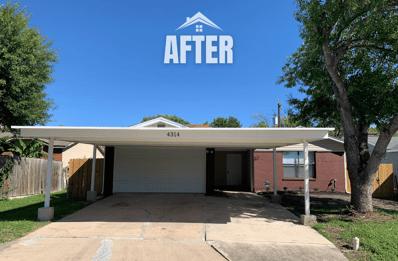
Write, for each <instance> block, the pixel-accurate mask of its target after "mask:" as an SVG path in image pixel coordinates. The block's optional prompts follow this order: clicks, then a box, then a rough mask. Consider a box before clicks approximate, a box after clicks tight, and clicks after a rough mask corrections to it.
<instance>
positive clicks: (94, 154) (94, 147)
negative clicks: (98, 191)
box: [91, 145, 97, 191]
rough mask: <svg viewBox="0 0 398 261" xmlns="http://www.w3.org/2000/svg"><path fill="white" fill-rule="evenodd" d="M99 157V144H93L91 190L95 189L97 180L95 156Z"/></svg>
mask: <svg viewBox="0 0 398 261" xmlns="http://www.w3.org/2000/svg"><path fill="white" fill-rule="evenodd" d="M96 157H97V146H95V145H94V146H93V168H92V171H91V191H94V182H95V158H96Z"/></svg>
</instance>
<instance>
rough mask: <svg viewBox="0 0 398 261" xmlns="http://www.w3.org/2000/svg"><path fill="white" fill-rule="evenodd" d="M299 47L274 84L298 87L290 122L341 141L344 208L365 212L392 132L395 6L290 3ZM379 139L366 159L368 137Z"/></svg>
mask: <svg viewBox="0 0 398 261" xmlns="http://www.w3.org/2000/svg"><path fill="white" fill-rule="evenodd" d="M296 3H297V11H296V12H295V18H296V20H297V21H298V22H299V23H300V36H301V38H302V39H303V40H304V43H303V44H302V45H301V46H300V47H299V49H298V51H297V52H296V53H294V54H293V55H292V56H290V57H288V61H287V64H286V65H285V66H284V67H283V72H284V74H283V76H282V77H280V78H279V79H278V83H284V84H285V87H287V88H293V87H298V88H299V92H301V93H304V94H306V97H305V98H303V99H299V98H294V97H290V99H289V103H290V105H292V106H293V108H294V110H295V115H296V116H297V117H298V118H299V119H302V120H305V121H307V122H318V123H319V124H318V126H333V127H335V128H337V129H338V130H342V131H343V133H344V146H345V151H346V154H347V165H348V173H349V176H350V180H351V187H352V194H351V203H352V204H353V205H354V207H355V209H356V210H358V211H360V212H368V211H373V207H372V195H371V187H372V185H373V181H374V179H375V175H376V172H377V169H378V167H379V164H380V162H381V160H382V158H383V157H384V156H385V153H386V149H387V146H388V144H389V142H390V140H391V137H392V136H393V134H394V133H395V132H396V131H397V130H398V85H397V79H398V78H397V76H398V70H397V66H396V65H397V62H398V33H397V30H396V28H397V27H398V16H397V14H396V13H397V10H398V1H397V0H379V1H365V0H350V1H348V0H345V1H344V0H326V1H319V0H297V1H296ZM371 125H376V127H377V128H378V129H380V137H379V141H378V142H377V144H376V146H375V148H374V150H373V153H372V155H370V154H369V150H368V143H367V138H368V129H369V126H371Z"/></svg>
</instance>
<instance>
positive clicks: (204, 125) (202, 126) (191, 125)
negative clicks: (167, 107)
mask: <svg viewBox="0 0 398 261" xmlns="http://www.w3.org/2000/svg"><path fill="white" fill-rule="evenodd" d="M184 125H185V126H187V127H189V128H211V127H210V126H209V125H208V124H184Z"/></svg>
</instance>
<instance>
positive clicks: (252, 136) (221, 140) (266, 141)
mask: <svg viewBox="0 0 398 261" xmlns="http://www.w3.org/2000/svg"><path fill="white" fill-rule="evenodd" d="M13 128H14V129H20V130H21V136H22V137H25V136H28V137H42V138H49V137H54V139H55V140H62V141H70V142H79V143H88V144H93V145H105V146H120V145H128V146H145V147H147V146H157V147H162V146H165V147H170V146H176V147H181V146H184V147H185V146H191V147H202V148H203V147H213V148H217V147H235V148H247V149H249V148H256V149H262V148H265V149H266V148H272V147H283V146H286V145H288V144H299V143H302V140H303V139H306V140H307V141H309V142H311V141H317V140H323V139H327V138H328V132H329V131H330V130H333V128H178V129H177V128H136V129H135V128H128V127H119V128H118V127H116V128H115V127H113V128H111V127H58V126H57V127H40V126H38V127H36V126H26V127H24V126H13ZM171 132H173V133H174V132H178V134H179V135H178V137H170V136H168V135H167V134H168V133H171Z"/></svg>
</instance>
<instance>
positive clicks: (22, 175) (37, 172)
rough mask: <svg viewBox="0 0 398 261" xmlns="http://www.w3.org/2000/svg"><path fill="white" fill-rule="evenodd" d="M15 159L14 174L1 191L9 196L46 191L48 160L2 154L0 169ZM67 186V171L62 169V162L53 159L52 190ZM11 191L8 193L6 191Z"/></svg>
mask: <svg viewBox="0 0 398 261" xmlns="http://www.w3.org/2000/svg"><path fill="white" fill-rule="evenodd" d="M9 160H14V161H15V165H14V167H13V168H12V174H11V175H10V176H9V177H8V179H7V180H6V181H5V182H4V187H3V188H2V189H1V191H0V193H1V194H2V195H3V196H7V197H18V196H28V195H36V194H41V193H45V191H46V174H47V160H45V159H34V158H19V159H18V158H12V157H10V156H0V169H1V168H2V167H3V166H4V165H5V164H6V163H7V162H8V161H9ZM65 187H66V171H65V170H63V169H62V162H60V161H53V162H52V171H51V188H50V191H51V192H56V191H60V190H62V189H64V188H65ZM7 191H9V192H8V193H6V192H7Z"/></svg>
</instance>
